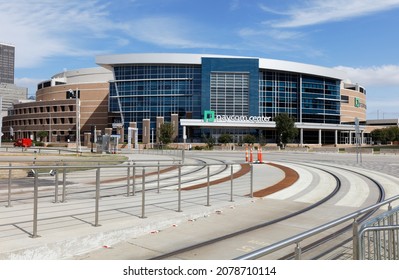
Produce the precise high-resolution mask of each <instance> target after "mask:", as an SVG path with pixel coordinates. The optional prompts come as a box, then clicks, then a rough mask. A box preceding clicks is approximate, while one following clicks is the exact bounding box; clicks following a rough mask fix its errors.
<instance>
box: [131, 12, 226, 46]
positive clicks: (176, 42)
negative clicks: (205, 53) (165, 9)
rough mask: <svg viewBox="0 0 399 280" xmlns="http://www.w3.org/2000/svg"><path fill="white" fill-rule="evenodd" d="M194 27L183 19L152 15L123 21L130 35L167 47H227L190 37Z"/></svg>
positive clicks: (192, 34)
mask: <svg viewBox="0 0 399 280" xmlns="http://www.w3.org/2000/svg"><path fill="white" fill-rule="evenodd" d="M195 30H196V28H195V27H192V26H191V24H190V23H189V22H186V21H185V20H184V19H179V18H174V17H166V16H154V17H146V18H141V19H137V20H135V21H132V22H129V23H125V26H124V31H125V32H126V33H127V34H129V35H130V36H131V37H133V38H135V39H137V40H140V41H143V42H147V43H151V44H155V45H159V46H163V47H167V48H172V47H174V48H217V49H218V48H228V46H223V45H218V44H212V43H208V42H203V41H201V40H195V39H192V37H196V35H195V34H196V33H197V32H196V31H195Z"/></svg>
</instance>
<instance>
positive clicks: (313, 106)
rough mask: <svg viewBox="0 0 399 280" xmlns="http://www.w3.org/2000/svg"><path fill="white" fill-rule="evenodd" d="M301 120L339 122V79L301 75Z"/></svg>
mask: <svg viewBox="0 0 399 280" xmlns="http://www.w3.org/2000/svg"><path fill="white" fill-rule="evenodd" d="M302 122H309V123H335V124H339V123H340V81H339V80H333V79H327V78H322V77H315V76H307V75H302Z"/></svg>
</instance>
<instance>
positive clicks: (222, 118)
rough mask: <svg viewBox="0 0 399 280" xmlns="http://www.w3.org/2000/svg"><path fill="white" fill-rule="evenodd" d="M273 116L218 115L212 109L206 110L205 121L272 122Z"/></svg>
mask: <svg viewBox="0 0 399 280" xmlns="http://www.w3.org/2000/svg"><path fill="white" fill-rule="evenodd" d="M270 120H271V117H263V116H261V117H259V116H249V117H248V116H239V115H216V116H215V112H214V111H211V110H205V111H204V122H229V123H230V122H251V123H265V122H270Z"/></svg>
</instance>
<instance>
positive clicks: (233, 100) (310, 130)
mask: <svg viewBox="0 0 399 280" xmlns="http://www.w3.org/2000/svg"><path fill="white" fill-rule="evenodd" d="M96 62H97V64H99V65H100V66H102V67H105V68H107V69H109V70H110V71H112V72H113V74H114V79H113V80H111V81H110V95H109V113H110V114H111V118H112V122H113V123H115V124H120V125H123V127H124V128H125V131H126V130H127V127H129V126H130V127H136V128H138V134H139V135H138V138H139V141H142V142H144V143H148V142H149V141H152V139H153V133H154V130H155V131H156V130H157V127H159V125H160V124H161V123H162V122H172V123H173V124H174V126H175V127H176V128H177V127H179V129H178V131H176V136H177V141H180V142H181V141H188V142H198V141H201V137H202V135H203V134H207V135H212V136H214V137H215V138H217V137H218V136H219V135H221V134H222V133H230V134H232V135H234V141H235V142H240V140H241V139H242V137H243V136H244V135H246V134H253V135H255V136H257V137H258V139H264V141H265V142H267V143H269V142H271V143H275V142H276V139H277V138H278V137H277V136H276V132H275V123H274V121H273V119H274V117H275V116H277V115H278V114H281V113H288V114H289V115H290V116H292V117H293V118H294V119H295V120H296V126H297V127H298V128H299V129H300V135H299V137H298V139H297V143H298V144H320V145H321V144H341V143H348V144H350V143H354V138H355V133H354V132H355V125H354V124H355V118H357V119H358V120H359V122H360V124H362V123H364V122H365V120H366V91H365V90H364V89H363V88H362V87H360V86H358V85H356V84H354V85H353V84H351V83H348V81H347V76H346V73H345V72H342V71H338V70H336V69H332V68H325V67H320V66H315V65H308V64H301V63H295V62H288V61H281V60H272V59H263V58H253V57H236V56H222V55H203V54H170V53H165V54H160V53H156V54H126V55H107V56H98V57H97V58H96ZM208 114H209V116H208ZM178 124H180V125H178ZM362 129H364V127H363V128H362ZM363 136H364V135H363V134H362V138H363V140H362V141H363V142H365V141H366V139H365V138H364V137H363ZM150 139H151V140H150Z"/></svg>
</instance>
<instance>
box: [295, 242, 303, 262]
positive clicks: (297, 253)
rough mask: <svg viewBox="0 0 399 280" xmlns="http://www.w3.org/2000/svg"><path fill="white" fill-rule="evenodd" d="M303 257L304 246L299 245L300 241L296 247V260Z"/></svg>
mask: <svg viewBox="0 0 399 280" xmlns="http://www.w3.org/2000/svg"><path fill="white" fill-rule="evenodd" d="M301 259H302V248H301V246H299V243H297V244H296V247H295V260H301Z"/></svg>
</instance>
